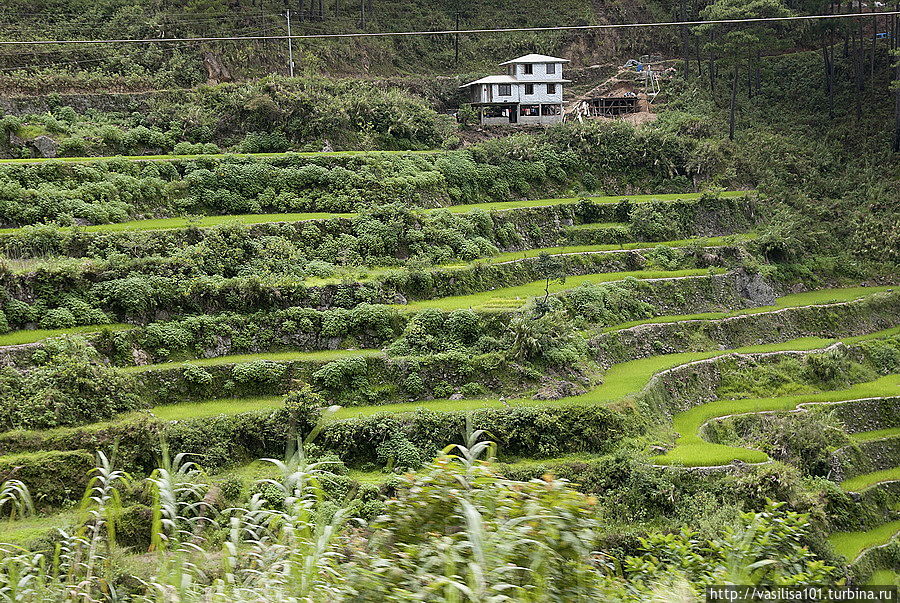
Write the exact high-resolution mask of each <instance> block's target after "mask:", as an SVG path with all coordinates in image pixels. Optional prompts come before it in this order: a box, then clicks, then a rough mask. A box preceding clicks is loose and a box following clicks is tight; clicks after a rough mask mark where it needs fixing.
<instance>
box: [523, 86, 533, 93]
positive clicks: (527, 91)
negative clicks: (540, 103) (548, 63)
mask: <svg viewBox="0 0 900 603" xmlns="http://www.w3.org/2000/svg"><path fill="white" fill-rule="evenodd" d="M525 94H534V84H525Z"/></svg>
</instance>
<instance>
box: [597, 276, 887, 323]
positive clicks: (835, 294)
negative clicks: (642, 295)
mask: <svg viewBox="0 0 900 603" xmlns="http://www.w3.org/2000/svg"><path fill="white" fill-rule="evenodd" d="M896 288H897V287H895V286H883V287H843V288H836V289H817V290H815V291H807V292H805V293H792V294H790V295H784V296H782V297H779V298H778V299H776V300H775V303H774V304H772V305H771V306H760V307H757V308H746V309H743V310H735V311H732V312H704V313H700V314H681V315H670V316H657V317H655V318H647V319H644V320H634V321H631V322H626V323H622V324H617V325H612V326H610V327H607V328H606V329H605V330H606V331H619V330H622V329H628V328H631V327H636V326H638V325H646V324H661V323H672V322H684V321H687V320H721V319H723V318H731V317H733V316H745V315H747V314H762V313H766V312H773V311H775V310H781V309H784V308H796V307H800V306H815V305H826V304H833V303H840V302H849V301H853V300H856V299H862V298H863V297H867V296H869V295H872V294H875V293H884V292H886V291H893V290H894V289H896Z"/></svg>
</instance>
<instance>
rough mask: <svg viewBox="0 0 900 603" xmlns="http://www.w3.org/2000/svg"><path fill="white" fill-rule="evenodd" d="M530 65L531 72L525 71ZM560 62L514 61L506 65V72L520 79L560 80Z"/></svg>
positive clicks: (561, 66) (561, 68)
mask: <svg viewBox="0 0 900 603" xmlns="http://www.w3.org/2000/svg"><path fill="white" fill-rule="evenodd" d="M526 65H530V66H531V73H526V71H528V67H527V66H526ZM562 70H563V65H562V63H514V64H512V65H509V66H508V70H507V73H509V75H511V76H513V77H516V78H518V79H520V80H534V81H536V82H537V81H540V80H560V79H562V77H563V76H562Z"/></svg>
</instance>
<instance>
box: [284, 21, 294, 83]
mask: <svg viewBox="0 0 900 603" xmlns="http://www.w3.org/2000/svg"><path fill="white" fill-rule="evenodd" d="M285 16H286V17H287V30H288V41H287V42H288V69H289V71H290V74H291V77H294V40H293V39H291V9H287V13H285Z"/></svg>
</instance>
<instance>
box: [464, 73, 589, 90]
mask: <svg viewBox="0 0 900 603" xmlns="http://www.w3.org/2000/svg"><path fill="white" fill-rule="evenodd" d="M571 81H572V80H564V79H561V78H560V79H552V80H543V79H541V80H520V79H518V78H515V77H513V76H511V75H489V76H487V77H483V78H481V79H480V80H475V81H474V82H469V83H468V84H463V85H462V86H460V88H468V87H469V86H474V85H475V84H479V85H480V84H568V83H570V82H571Z"/></svg>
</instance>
